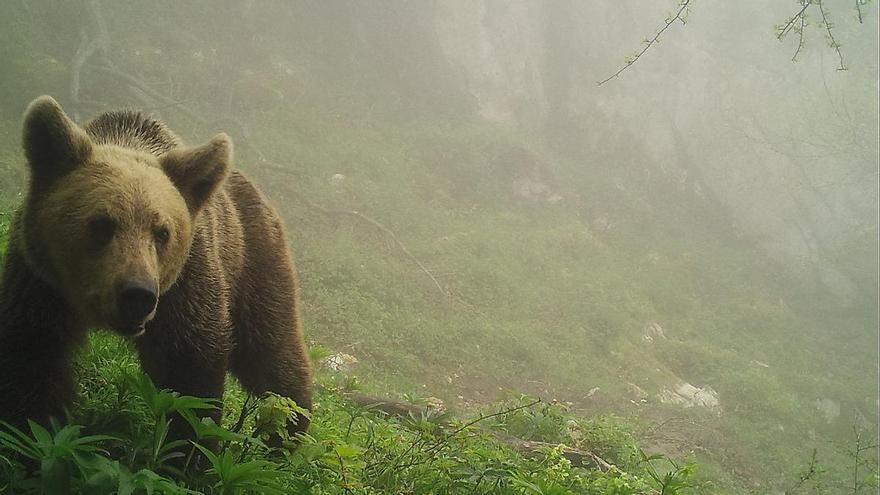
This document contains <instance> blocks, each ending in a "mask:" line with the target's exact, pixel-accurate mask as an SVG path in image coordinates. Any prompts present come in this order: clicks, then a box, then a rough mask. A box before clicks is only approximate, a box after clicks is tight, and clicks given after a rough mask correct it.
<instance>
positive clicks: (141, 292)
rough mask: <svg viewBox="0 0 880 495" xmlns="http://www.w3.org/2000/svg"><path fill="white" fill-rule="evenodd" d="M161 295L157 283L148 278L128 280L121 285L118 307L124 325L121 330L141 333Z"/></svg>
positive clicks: (117, 300)
mask: <svg viewBox="0 0 880 495" xmlns="http://www.w3.org/2000/svg"><path fill="white" fill-rule="evenodd" d="M158 302H159V295H158V294H157V291H156V284H154V283H150V282H148V281H146V280H127V281H125V282H123V283H121V284H120V285H119V289H118V292H117V296H116V307H117V310H118V311H119V319H120V320H121V322H122V324H123V327H124V328H120V329H119V330H122V331H128V330H131V332H132V333H140V331H142V330H143V328H142V327H143V324H144V323H145V322H146V320H147V319H148V318H149V317H151V316H152V315H153V312H154V311H155V310H156V304H157V303H158Z"/></svg>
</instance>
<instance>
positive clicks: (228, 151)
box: [159, 133, 232, 216]
mask: <svg viewBox="0 0 880 495" xmlns="http://www.w3.org/2000/svg"><path fill="white" fill-rule="evenodd" d="M159 160H160V163H161V165H162V170H163V171H164V172H165V175H167V176H168V178H170V179H171V182H173V183H174V185H175V186H176V187H177V190H178V191H180V194H181V195H183V199H184V200H186V206H187V208H189V212H190V214H191V215H193V216H195V214H196V213H198V212H199V210H200V209H201V208H202V207H203V206H204V205H205V203H207V202H208V200H209V199H210V198H211V195H213V194H214V192H215V191H216V190H217V188H219V187H220V185H222V184H223V181H224V180H226V176H227V175H229V169H230V167H231V165H232V140H231V139H229V136H227V135H226V134H222V133H221V134H218V135H216V136H214V137H213V138H211V140H210V141H208V142H207V143H205V144H203V145H201V146H193V147H188V148H177V149H173V150H171V151H169V152H168V153H166V154H164V155H162V157H161V158H160V159H159Z"/></svg>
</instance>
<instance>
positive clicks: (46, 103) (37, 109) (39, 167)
mask: <svg viewBox="0 0 880 495" xmlns="http://www.w3.org/2000/svg"><path fill="white" fill-rule="evenodd" d="M22 144H23V146H24V153H25V156H26V157H27V160H28V165H29V166H30V169H31V181H32V184H35V185H40V186H46V185H48V184H50V183H51V182H52V181H54V180H55V179H57V178H59V177H61V176H63V175H64V174H66V173H67V172H69V171H71V170H73V169H74V168H75V167H77V166H78V165H81V164H82V163H84V162H85V161H86V160H88V158H89V156H90V155H91V152H92V141H91V139H89V136H88V135H87V134H86V133H85V131H83V130H82V129H81V128H80V127H79V126H78V125H76V124H75V123H74V122H73V121H72V120H70V119H69V118H68V117H67V115H66V114H65V113H64V110H62V109H61V105H59V104H58V102H57V101H55V99H53V98H52V97H51V96H41V97H39V98H37V99H36V100H34V101H33V102H31V104H30V105H28V108H27V110H26V111H25V113H24V132H23V135H22Z"/></svg>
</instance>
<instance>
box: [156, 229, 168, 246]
mask: <svg viewBox="0 0 880 495" xmlns="http://www.w3.org/2000/svg"><path fill="white" fill-rule="evenodd" d="M153 237H154V238H155V239H156V243H157V244H159V245H160V246H164V245H165V244H166V243H168V239H170V238H171V232H169V231H168V227H156V228H155V229H154V230H153Z"/></svg>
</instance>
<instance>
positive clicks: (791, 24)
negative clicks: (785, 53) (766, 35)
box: [776, 0, 812, 40]
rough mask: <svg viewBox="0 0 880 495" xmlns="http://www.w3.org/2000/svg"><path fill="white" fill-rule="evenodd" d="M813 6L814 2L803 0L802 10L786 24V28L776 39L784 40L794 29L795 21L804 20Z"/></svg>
mask: <svg viewBox="0 0 880 495" xmlns="http://www.w3.org/2000/svg"><path fill="white" fill-rule="evenodd" d="M811 4H812V0H802V2H801V10H799V11H798V12H797V14H795V15H793V16H792V17H791V18H790V19H789V20H788V22H786V23H785V25H784V26H782V28H781V29H780V30H779V34H778V35H777V36H776V39H778V40H782V38H784V37H785V35H786V34H788V32H789V31H791V29H792V28H793V27H794V23H795V21H797V20H798V19H803V18H804V13H805V12H806V11H807V8H809V7H810V5H811Z"/></svg>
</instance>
